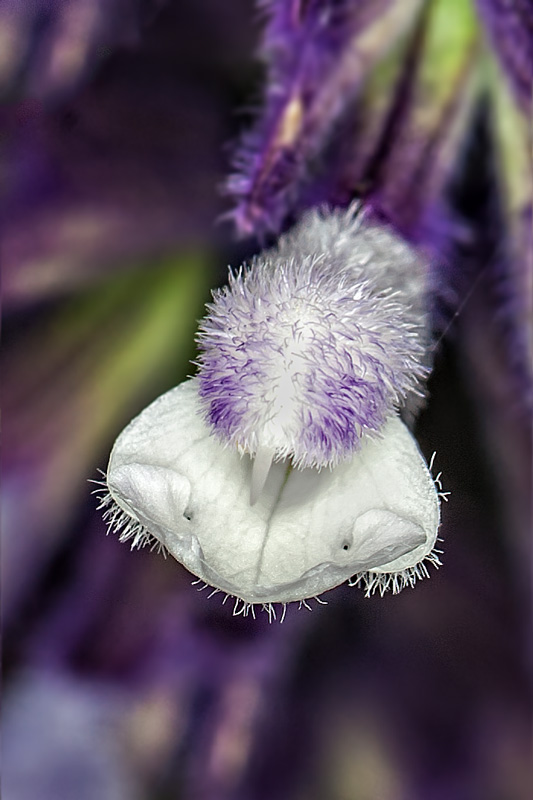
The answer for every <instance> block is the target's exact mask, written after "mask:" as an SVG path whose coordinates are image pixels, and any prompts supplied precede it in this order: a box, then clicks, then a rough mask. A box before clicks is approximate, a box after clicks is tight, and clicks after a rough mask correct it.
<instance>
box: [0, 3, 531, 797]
mask: <svg viewBox="0 0 533 800" xmlns="http://www.w3.org/2000/svg"><path fill="white" fill-rule="evenodd" d="M477 12H478V16H476V14H475V13H474V8H473V6H471V5H470V4H469V3H467V2H466V0H451V2H450V0H448V4H447V5H446V4H445V5H443V0H440V3H439V2H434V3H425V4H424V3H416V2H412V0H409V2H406V3H404V4H403V5H402V4H399V3H397V2H396V3H394V2H393V0H376V1H375V2H373V3H370V2H369V0H366V2H360V3H349V2H345V1H340V2H334V1H333V0H329V1H327V0H309V2H307V3H305V2H296V0H291V1H290V2H289V0H284V2H273V1H272V0H271V2H269V3H263V4H260V7H257V6H254V5H253V4H252V3H251V2H245V0H228V2H225V3H217V2H216V1H215V0H196V2H195V1H194V0H181V1H180V2H178V1H177V0H136V1H135V0H62V1H61V2H60V1H59V0H57V1H56V2H49V1H48V2H47V1H46V0H29V1H28V2H25V3H20V2H16V1H15V0H4V2H3V3H2V5H1V6H0V91H1V92H2V94H3V107H2V112H1V113H2V132H3V143H4V146H3V155H2V166H3V170H2V174H3V177H4V180H3V182H2V183H3V191H2V200H3V203H2V210H3V226H2V227H3V236H2V240H3V241H2V263H3V273H4V309H5V313H4V347H3V374H4V378H3V381H4V383H3V385H4V392H3V394H4V420H5V423H4V442H3V453H2V458H3V504H2V514H3V525H2V535H3V547H2V570H3V576H2V577H3V613H4V634H5V635H4V672H5V681H4V689H5V700H4V723H3V739H4V777H3V796H4V798H5V800H137V799H138V800H181V799H182V798H183V800H196V798H198V800H204V799H205V800H230V799H231V800H256V798H257V800H284V798H287V799H288V800H289V799H290V800H303V799H304V798H305V800H325V798H327V800H418V799H420V800H522V798H524V799H525V798H526V797H529V790H530V788H531V785H532V778H533V776H532V773H531V763H530V745H531V719H532V717H531V711H532V703H531V593H530V588H531V587H530V583H531V580H530V579H531V571H530V570H531V550H530V532H531V496H530V487H531V431H530V419H531V418H530V414H531V411H530V403H531V379H530V372H529V369H530V366H529V361H528V347H529V338H528V331H529V330H530V328H529V325H530V321H528V314H529V309H530V307H529V306H528V303H529V302H530V301H529V300H528V292H527V287H528V285H529V284H528V281H529V280H530V277H531V271H530V270H531V193H529V194H528V193H527V186H528V185H530V184H528V176H527V173H526V174H525V175H524V174H523V170H522V171H521V167H520V164H521V163H522V162H520V163H518V166H517V161H518V157H517V158H516V159H514V160H513V159H509V158H507V155H506V154H509V153H517V152H519V147H520V146H522V145H521V143H520V142H519V140H518V138H516V140H515V139H513V138H512V137H513V136H515V137H518V136H519V130H520V128H519V126H517V125H515V124H514V123H513V124H512V125H506V122H507V119H508V117H507V114H510V113H511V111H510V110H509V109H511V108H512V113H513V114H515V115H516V117H515V116H513V117H512V120H515V119H517V120H520V119H523V118H524V116H523V115H524V109H526V111H527V91H525V90H524V88H523V87H524V86H526V87H527V85H528V81H530V79H531V74H532V72H533V68H532V66H531V65H532V64H533V59H531V57H530V56H531V47H532V41H533V39H532V37H533V22H532V20H533V10H532V8H531V6H530V4H529V3H528V2H526V0H517V1H516V2H515V3H514V4H513V3H511V4H510V5H509V8H507V9H506V7H505V5H504V4H503V3H499V2H497V1H496V0H493V2H481V0H480V2H479V3H478V4H477ZM432 14H433V16H432ZM442 14H445V18H446V19H447V20H448V22H449V26H448V27H445V26H444V27H443V25H442V19H444V17H442V16H439V15H442ZM513 14H514V16H513ZM387 15H389V16H387ZM394 15H396V16H394ZM517 20H518V22H517ZM437 23H438V24H437ZM485 23H486V27H484V25H485ZM517 24H519V29H520V31H522V33H523V31H526V33H525V34H523V35H522V34H521V37H517V38H512V37H511V38H512V41H513V43H514V44H513V46H512V47H511V46H509V45H508V42H509V41H510V39H509V36H510V34H509V35H506V36H503V35H502V36H501V37H499V36H498V33H499V32H500V31H503V30H505V31H507V32H508V31H509V30H511V31H512V30H514V29H515V27H516V25H517ZM373 25H374V26H375V28H372V26H373ZM513 26H514V27H513ZM369 30H372V31H373V35H372V36H369V35H367V34H368V31H369ZM436 32H437V33H438V35H437V33H436ZM526 34H527V35H526ZM530 34H531V35H530ZM499 40H500V45H501V46H500V47H499V49H498V50H496V51H495V52H493V53H492V55H491V52H492V48H493V47H494V46H496V47H498V44H496V45H495V42H498V41H499ZM358 48H359V49H358ZM511 50H514V51H515V52H514V54H513V57H512V58H511V57H510V56H509V53H510V52H511ZM258 53H261V58H259V56H258ZM354 53H356V54H359V56H360V58H359V61H357V59H356V60H355V61H353V60H350V59H349V58H348V55H349V54H351V55H353V54H354ZM363 55H364V58H363ZM350 57H351V56H350ZM365 59H366V60H365ZM354 64H358V65H359V66H357V67H356V66H354ZM529 85H531V83H529ZM502 87H504V88H502ZM524 97H525V98H526V99H525V100H524ZM502 98H503V99H502ZM291 103H292V105H291ZM505 104H507V105H505ZM288 108H290V109H292V111H291V112H290V113H289V112H288V111H287V109H288ZM502 108H503V111H502ZM295 109H296V111H295ZM291 114H292V116H291ZM509 119H511V117H509ZM250 131H251V133H250ZM280 131H281V132H282V133H283V135H281V134H280ZM239 142H240V144H239ZM517 143H518V144H517ZM522 144H523V143H522ZM229 175H232V177H231V178H229V179H228V176H229ZM524 186H526V190H524ZM355 196H361V197H363V198H364V199H365V200H366V201H367V202H368V203H369V204H371V205H372V206H373V208H374V209H375V211H376V213H377V214H378V215H381V216H383V218H384V219H386V220H387V221H389V222H391V223H392V224H393V225H394V226H396V227H397V229H398V230H399V231H400V232H401V233H403V234H404V235H405V236H407V237H408V238H409V239H411V240H412V241H413V242H415V243H416V244H417V245H418V246H420V247H422V248H424V249H425V250H426V252H427V253H428V257H430V259H431V263H432V286H433V298H432V299H433V303H432V309H431V310H432V314H433V321H434V329H435V339H436V341H437V342H438V345H437V346H436V350H435V369H434V372H433V375H432V376H431V378H430V381H429V395H430V399H429V402H428V405H427V407H426V408H425V409H424V411H423V412H422V414H421V416H420V418H419V420H418V421H417V424H416V428H415V433H416V435H417V438H418V441H419V443H420V447H421V449H422V451H423V452H424V454H425V455H426V457H427V458H428V460H429V459H430V457H431V455H432V453H433V452H436V457H435V468H436V471H437V472H442V481H443V484H444V489H445V490H446V491H450V492H451V496H450V499H449V502H448V503H447V504H445V505H444V507H443V523H442V530H441V535H442V538H443V540H444V541H443V545H442V547H443V550H444V556H443V562H444V565H443V566H442V567H441V569H440V570H439V571H438V572H434V573H433V574H432V577H431V580H429V581H424V582H422V583H419V584H418V585H417V586H416V587H415V588H414V589H413V590H405V591H404V592H403V593H401V594H400V595H398V596H391V595H387V596H385V597H384V598H380V597H379V596H378V597H372V598H370V599H365V597H364V596H363V594H362V593H361V592H360V591H358V590H357V589H350V588H348V587H347V586H343V587H339V588H338V589H336V590H334V591H332V592H329V593H327V595H326V596H325V597H324V599H326V600H327V601H328V604H327V605H325V606H322V605H318V604H314V603H313V610H312V611H311V612H309V611H306V610H305V609H304V610H301V611H298V610H297V609H296V608H293V607H290V608H289V609H288V611H287V615H286V617H285V619H284V621H283V623H282V624H281V625H280V624H279V622H277V623H272V624H269V620H268V617H267V615H266V614H259V615H258V617H257V618H256V619H252V618H251V617H250V616H248V617H246V618H243V617H241V616H233V614H232V606H231V605H230V604H226V605H224V606H222V605H221V602H220V600H219V599H218V598H219V597H220V596H219V595H218V596H216V597H213V598H211V599H208V598H207V596H206V595H207V592H204V593H202V592H198V590H197V587H195V586H192V585H191V581H192V577H191V576H190V575H189V574H188V573H187V572H186V571H185V570H184V569H183V568H182V567H181V566H179V565H178V564H177V563H175V562H174V561H173V560H172V559H164V558H163V557H161V556H160V555H157V554H156V553H150V552H147V551H141V552H130V551H129V549H128V548H127V547H125V546H123V545H121V544H120V543H119V542H118V540H117V538H116V537H113V536H109V537H106V535H105V533H106V528H105V524H104V523H103V522H102V520H101V518H100V515H99V514H98V512H97V511H96V504H97V501H96V498H95V497H94V496H93V495H91V491H92V489H93V488H94V487H93V486H92V485H91V484H90V483H88V481H89V479H98V475H99V474H98V469H105V466H106V461H107V457H108V454H109V451H110V448H111V446H112V443H113V441H114V438H115V437H116V435H117V434H118V433H119V432H120V430H121V429H122V427H123V426H124V425H125V424H126V423H127V422H128V421H129V419H130V418H131V417H132V416H133V415H134V414H135V413H137V412H138V411H139V410H140V409H141V408H142V407H144V405H146V404H147V403H148V402H150V401H151V400H152V399H153V398H155V397H156V396H157V395H158V394H160V393H161V392H162V391H164V390H166V389H168V388H170V387H171V386H173V385H175V384H177V383H178V382H179V381H181V380H183V379H184V378H185V377H186V376H187V375H189V374H192V372H193V369H194V368H193V367H192V366H191V364H190V359H191V358H193V357H194V354H195V351H194V334H195V330H196V325H197V321H198V319H199V318H200V317H201V316H202V315H203V304H204V303H205V302H207V301H208V300H209V297H210V295H209V292H210V289H211V288H214V287H215V286H218V285H221V284H223V283H224V281H225V279H226V270H227V265H228V264H229V263H231V264H233V265H235V266H237V265H238V264H239V263H240V262H241V261H242V260H243V259H244V258H247V257H249V256H251V255H252V254H253V253H255V252H257V251H258V249H259V248H260V247H261V246H262V245H263V244H264V243H265V242H269V241H270V240H271V237H272V236H275V235H276V234H277V233H279V231H280V230H282V229H285V228H286V227H287V226H288V225H289V224H290V223H291V222H292V221H293V220H294V219H296V218H297V217H298V214H299V213H300V212H301V210H302V209H303V208H305V207H306V206H309V205H315V204H318V203H321V202H330V203H347V202H349V201H350V199H352V198H353V197H355Z"/></svg>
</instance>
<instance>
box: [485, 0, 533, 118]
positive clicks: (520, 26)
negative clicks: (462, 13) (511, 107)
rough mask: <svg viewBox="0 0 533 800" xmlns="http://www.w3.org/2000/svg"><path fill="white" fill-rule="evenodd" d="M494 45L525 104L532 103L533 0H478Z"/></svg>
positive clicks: (521, 101)
mask: <svg viewBox="0 0 533 800" xmlns="http://www.w3.org/2000/svg"><path fill="white" fill-rule="evenodd" d="M477 7H478V9H479V14H480V17H481V19H482V20H483V22H484V23H485V25H486V28H487V33H488V36H489V37H490V42H491V45H492V47H493V49H494V51H495V52H496V54H497V56H498V58H499V60H500V63H501V65H502V67H503V68H504V70H505V72H506V75H507V77H508V78H509V81H510V84H511V86H512V88H513V91H514V94H515V96H516V98H517V99H518V101H519V103H520V105H521V106H522V108H523V109H524V110H525V111H527V110H528V109H529V111H530V112H531V107H532V103H533V91H532V90H533V4H532V3H531V0H477Z"/></svg>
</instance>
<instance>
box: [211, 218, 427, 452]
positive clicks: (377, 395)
mask: <svg viewBox="0 0 533 800" xmlns="http://www.w3.org/2000/svg"><path fill="white" fill-rule="evenodd" d="M425 273H426V267H425V263H424V261H423V259H422V258H421V257H419V256H418V255H417V254H416V253H415V252H414V251H413V250H412V249H411V248H410V247H409V246H408V245H407V244H405V243H404V242H403V241H402V240H401V239H399V238H398V237H397V236H396V235H395V234H393V233H392V232H391V231H390V230H389V229H387V228H384V227H382V226H376V225H373V224H371V223H370V222H369V221H368V219H367V218H365V213H364V212H363V211H361V208H360V206H352V207H351V208H350V209H349V210H347V211H334V212H331V213H322V214H321V213H319V212H316V211H313V212H310V213H308V214H307V215H306V216H305V217H304V218H303V219H302V221H301V222H300V224H299V225H298V226H297V227H296V228H294V229H293V230H292V231H290V232H289V233H288V234H286V235H285V236H282V237H281V239H280V241H279V243H278V245H277V247H276V248H274V249H272V250H269V251H266V252H264V253H262V254H261V255H260V256H258V257H257V258H256V259H254V261H253V262H252V264H251V265H250V266H244V267H243V268H241V269H240V270H239V272H238V273H237V274H230V278H229V286H228V287H226V288H224V289H222V290H221V291H218V292H216V293H215V294H214V302H213V303H212V304H210V305H209V306H208V309H209V313H208V316H207V317H206V318H205V319H204V320H203V323H202V324H201V326H200V333H199V335H198V342H199V345H200V348H201V350H202V354H201V356H200V359H199V367H200V372H199V378H200V397H201V398H202V400H203V406H204V409H205V415H206V419H207V421H208V423H210V424H211V426H212V427H213V429H214V431H215V432H216V433H218V434H219V436H220V438H221V439H222V440H223V441H225V442H226V443H228V444H231V445H233V446H237V448H238V449H239V450H240V451H241V452H247V453H250V454H251V455H255V454H256V452H257V450H258V448H259V447H266V448H273V449H274V451H275V454H276V458H278V459H279V458H290V459H292V462H293V464H294V465H295V466H298V467H323V466H334V465H336V464H338V463H340V462H342V461H345V460H346V459H348V458H350V457H351V456H352V455H353V453H354V451H355V450H356V449H357V448H358V446H359V443H360V440H361V438H362V437H363V436H365V435H367V434H378V433H379V431H380V429H381V428H382V426H383V425H384V423H385V421H386V419H387V418H388V417H389V416H390V415H392V414H394V413H395V412H396V411H397V409H398V408H400V407H401V406H402V405H403V404H404V402H405V401H406V398H407V396H408V395H409V394H410V393H412V394H416V393H419V394H420V393H421V389H420V386H421V380H422V379H423V378H424V377H425V375H426V374H427V357H426V353H427V341H428V335H427V331H426V319H425V312H424V308H425Z"/></svg>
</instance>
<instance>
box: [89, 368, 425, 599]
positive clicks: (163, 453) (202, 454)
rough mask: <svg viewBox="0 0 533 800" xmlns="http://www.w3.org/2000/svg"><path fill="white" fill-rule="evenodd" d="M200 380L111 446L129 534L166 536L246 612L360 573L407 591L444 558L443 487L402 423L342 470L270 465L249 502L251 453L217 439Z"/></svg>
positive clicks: (159, 404) (119, 522)
mask: <svg viewBox="0 0 533 800" xmlns="http://www.w3.org/2000/svg"><path fill="white" fill-rule="evenodd" d="M198 386H199V382H198V379H191V380H189V381H186V382H185V383H183V384H180V385H179V386H177V387H176V388H175V389H172V390H171V391H169V392H167V393H166V394H164V395H162V396H161V397H159V398H158V399H157V400H156V401H155V402H154V403H152V405H151V406H149V407H148V408H147V409H145V410H144V411H143V412H142V413H141V414H140V415H139V416H138V417H137V418H136V419H134V420H133V421H132V422H131V423H130V424H129V425H128V427H127V428H126V429H125V430H124V431H123V432H122V434H121V435H120V436H119V438H118V439H117V441H116V443H115V445H114V448H113V451H112V454H111V458H110V462H109V467H108V471H107V488H108V490H109V497H108V498H106V499H104V503H103V505H104V507H105V509H106V511H108V521H109V522H110V524H111V525H112V526H113V525H115V526H117V527H118V528H119V533H121V534H122V535H121V538H122V539H123V540H125V539H130V540H132V541H133V543H134V544H136V545H137V546H141V545H142V544H144V543H145V542H151V541H153V539H155V540H157V542H159V543H160V544H161V545H162V546H163V547H164V549H165V550H166V551H168V553H170V554H171V555H172V556H174V558H176V559H177V560H178V561H179V562H181V563H182V564H184V566H186V567H187V568H188V569H189V570H190V571H191V572H192V573H193V574H194V575H196V576H197V577H198V578H199V580H200V581H201V584H207V585H208V586H211V587H213V588H215V589H219V590H220V591H221V592H223V593H225V594H227V595H230V596H233V597H235V598H238V599H239V601H242V603H239V604H238V605H237V606H236V607H235V613H241V614H247V613H248V612H249V611H250V610H251V609H250V608H249V606H250V605H251V604H259V605H260V606H265V607H267V608H271V607H272V608H273V606H272V605H271V604H274V603H282V604H283V603H288V602H291V601H306V600H307V599H308V598H311V597H316V596H317V595H320V594H321V593H322V592H325V591H327V590H328V589H331V588H333V587H334V586H337V585H339V584H341V583H343V582H345V581H346V580H349V579H350V578H352V576H354V575H355V576H356V582H358V583H362V584H364V585H365V586H366V589H367V593H368V592H370V591H372V590H373V588H372V587H374V584H375V588H378V589H379V590H380V591H381V590H382V589H383V591H384V590H386V589H392V590H393V591H399V590H400V589H401V588H403V587H404V586H406V585H412V583H413V582H414V580H415V579H416V578H418V577H423V576H424V574H425V566H424V562H425V561H429V562H430V563H436V558H435V553H436V552H437V551H435V545H436V540H437V530H438V526H439V519H440V511H439V497H438V492H437V488H436V487H435V484H434V482H433V479H432V477H431V474H430V472H429V470H428V468H427V466H426V464H425V462H424V459H423V458H422V456H421V454H420V452H419V450H418V448H417V445H416V442H415V440H414V438H413V436H412V435H411V433H410V432H409V431H408V429H407V428H406V426H405V425H404V424H403V423H402V422H401V420H400V419H398V418H397V417H395V416H391V417H389V418H388V419H387V420H386V423H385V425H384V427H383V429H382V432H381V436H380V437H379V438H377V439H371V438H369V437H366V438H365V440H364V441H363V442H362V443H361V447H360V448H359V450H358V451H357V452H356V453H355V454H354V456H353V457H352V459H351V460H350V461H347V462H345V463H343V464H340V465H339V466H337V467H336V468H335V469H334V470H322V471H318V470H316V469H301V470H295V469H290V462H287V463H282V462H278V463H275V464H273V465H272V468H271V470H270V473H269V475H268V478H267V479H266V483H265V486H264V490H263V491H262V493H261V495H260V496H259V498H258V500H257V502H256V503H255V505H253V506H252V505H250V502H249V498H250V487H251V481H252V459H250V458H249V457H248V456H245V457H242V458H241V457H240V456H239V454H238V452H237V451H236V450H235V449H231V448H228V447H225V446H224V445H223V444H222V443H220V442H219V440H218V439H217V438H216V437H214V436H213V435H212V433H211V430H210V428H209V427H208V426H207V424H206V423H205V420H204V418H203V414H202V406H201V399H200V397H199V395H198ZM128 521H129V522H128ZM387 576H390V577H387ZM395 576H396V577H395ZM305 604H306V603H305V602H304V605H305Z"/></svg>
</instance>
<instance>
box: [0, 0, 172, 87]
mask: <svg viewBox="0 0 533 800" xmlns="http://www.w3.org/2000/svg"><path fill="white" fill-rule="evenodd" d="M165 2H166V0H141V2H138V3H133V2H131V0H54V2H52V3H50V2H48V0H27V2H23V3H21V2H19V0H5V1H4V2H3V3H2V6H1V8H0V53H1V55H0V95H4V94H6V93H7V94H9V93H11V92H15V91H16V90H17V88H18V86H17V84H20V83H22V84H23V85H25V86H26V87H27V91H28V94H30V95H32V96H34V97H40V98H41V99H44V100H53V101H56V102H57V101H58V100H59V99H60V98H62V97H64V96H65V95H66V94H68V93H70V92H72V91H73V90H74V89H75V88H76V87H77V86H78V85H79V84H80V83H81V82H82V81H83V80H84V79H85V80H86V79H87V78H88V77H90V74H91V72H93V71H94V70H95V69H96V67H97V66H98V64H99V62H100V61H101V60H102V59H104V58H105V57H106V56H108V55H109V54H110V53H111V52H112V51H113V49H114V48H116V47H117V46H123V47H124V46H129V47H133V46H134V45H135V44H137V43H138V42H139V40H140V35H141V29H142V27H143V26H145V25H146V24H147V23H148V20H150V19H153V17H154V16H155V14H156V13H157V11H158V10H159V9H160V8H161V6H163V5H164V3H165Z"/></svg>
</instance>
